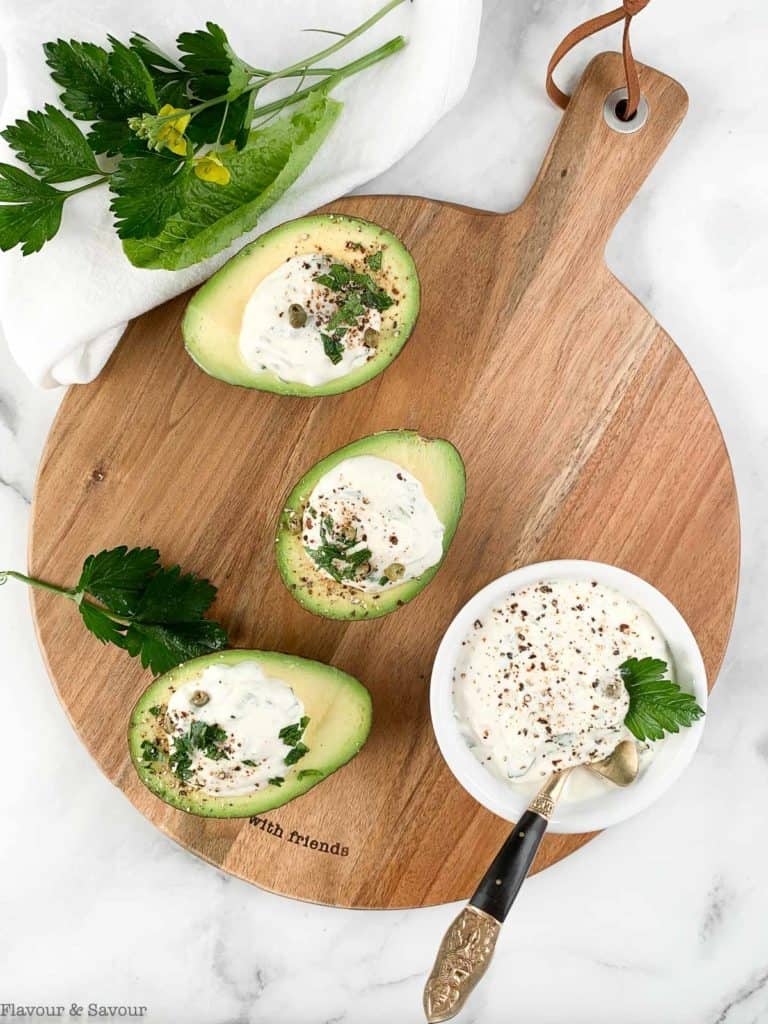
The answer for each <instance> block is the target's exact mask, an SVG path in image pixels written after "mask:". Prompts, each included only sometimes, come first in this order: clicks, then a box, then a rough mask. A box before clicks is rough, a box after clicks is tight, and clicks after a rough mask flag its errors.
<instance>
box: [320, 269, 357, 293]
mask: <svg viewBox="0 0 768 1024" xmlns="http://www.w3.org/2000/svg"><path fill="white" fill-rule="evenodd" d="M351 279H352V271H351V270H350V269H349V267H345V266H344V264H343V263H332V264H331V267H330V270H329V271H328V273H327V274H317V275H316V276H315V280H316V281H317V283H318V284H323V285H325V287H326V288H330V289H331V291H334V292H338V291H340V290H341V289H342V288H344V287H345V286H346V285H348V284H349V282H350V280H351Z"/></svg>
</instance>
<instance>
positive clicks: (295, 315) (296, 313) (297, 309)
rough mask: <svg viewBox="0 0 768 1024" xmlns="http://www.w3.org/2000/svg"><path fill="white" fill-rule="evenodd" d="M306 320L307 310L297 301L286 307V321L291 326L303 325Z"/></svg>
mask: <svg viewBox="0 0 768 1024" xmlns="http://www.w3.org/2000/svg"><path fill="white" fill-rule="evenodd" d="M306 322H307V311H306V309H304V307H303V306H300V305H299V303H298V302H292V303H291V304H290V306H289V307H288V323H289V324H290V325H291V327H303V326H304V324H305V323H306Z"/></svg>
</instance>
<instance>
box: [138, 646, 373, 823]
mask: <svg viewBox="0 0 768 1024" xmlns="http://www.w3.org/2000/svg"><path fill="white" fill-rule="evenodd" d="M242 661H256V662H258V663H259V665H260V666H261V668H262V670H263V671H264V673H265V674H266V675H269V676H271V677H273V678H275V679H280V680H281V681H282V682H284V683H286V684H287V685H288V686H290V687H291V688H292V690H293V691H294V693H295V694H296V696H297V697H298V698H299V699H300V700H301V701H302V703H303V704H304V709H305V711H306V714H307V715H308V716H309V724H308V726H307V728H306V731H305V733H304V736H303V741H304V742H305V743H306V744H307V746H308V747H309V753H307V754H306V755H305V756H304V757H303V758H302V759H301V761H299V762H298V763H297V764H296V765H294V766H292V767H290V768H286V771H285V781H284V783H283V785H282V786H280V787H277V786H267V787H266V789H260V790H257V791H256V792H254V793H252V794H241V795H237V796H213V795H211V794H208V793H205V792H203V791H202V790H200V789H196V788H193V787H189V786H186V785H185V784H184V783H183V782H181V781H180V780H179V779H178V778H177V777H176V776H175V775H174V774H173V772H172V771H171V769H170V768H169V767H168V763H167V760H165V759H161V760H158V761H150V762H147V761H145V760H144V759H143V756H142V753H143V752H142V743H143V741H144V740H148V741H149V742H150V743H152V744H154V745H155V746H157V747H158V749H159V750H160V752H161V755H162V754H165V755H166V756H167V752H168V741H167V737H166V733H165V730H164V728H163V718H164V706H165V705H167V704H168V700H169V699H170V697H171V695H172V694H173V693H174V691H175V689H176V688H177V687H178V686H181V685H182V684H183V683H186V682H189V681H190V680H191V679H194V678H195V677H196V676H199V675H200V674H201V673H202V671H203V669H205V668H208V666H209V665H222V664H223V665H235V664H237V663H238V662H242ZM151 709H153V710H151ZM158 709H159V710H158ZM370 728H371V697H370V694H369V693H368V691H367V690H366V688H365V687H364V686H363V685H362V683H359V682H358V681H357V679H355V678H354V677H353V676H350V675H347V673H346V672H342V671H340V670H339V669H337V668H332V667H331V666H330V665H324V664H322V663H321V662H319V661H310V660H309V659H307V658H298V657H294V656H293V655H290V654H278V653H275V652H271V651H240V650H237V651H221V652H219V653H218V654H207V655H205V656H204V657H202V658H194V659H193V660H192V661H188V662H186V663H185V664H184V665H179V666H178V667H177V668H174V669H171V671H170V672H166V673H165V675H162V676H159V677H158V678H157V679H155V680H154V682H152V683H150V684H149V686H148V687H147V688H146V690H145V691H144V693H143V694H142V695H141V697H139V699H138V701H137V703H136V706H135V708H134V709H133V713H132V714H131V721H130V725H129V728H128V745H129V748H130V752H131V759H132V761H133V764H134V767H135V768H136V771H137V772H138V775H139V778H140V779H141V781H142V782H143V783H144V785H145V786H146V787H147V788H148V789H150V790H151V791H152V792H153V793H154V794H155V795H156V796H159V797H160V799H161V800H164V801H165V802H166V803H167V804H171V806H173V807H178V808H179V809H180V810H182V811H189V812H190V813H191V814H199V815H202V816H203V817H206V818H248V817H251V816H252V815H254V814H261V813H262V812H264V811H270V810H273V809H274V808H275V807H280V806H282V804H286V803H288V802H289V801H290V800H295V799H296V797H297V796H301V795H302V794H303V793H306V792H307V791H308V790H310V789H312V787H313V786H316V785H317V784H318V783H319V782H322V781H323V779H325V778H327V777H328V776H329V775H330V774H331V773H332V772H335V771H336V769H337V768H341V766H342V765H343V764H346V763H347V761H349V760H351V759H352V758H353V757H354V756H355V754H356V753H357V752H358V751H359V750H360V748H361V747H362V746H363V744H364V743H365V741H366V739H367V737H368V733H369V731H370Z"/></svg>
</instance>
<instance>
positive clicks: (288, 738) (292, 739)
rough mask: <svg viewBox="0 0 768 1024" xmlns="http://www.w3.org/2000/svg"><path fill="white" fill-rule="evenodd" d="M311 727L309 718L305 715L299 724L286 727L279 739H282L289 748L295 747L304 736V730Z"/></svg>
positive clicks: (280, 733)
mask: <svg viewBox="0 0 768 1024" xmlns="http://www.w3.org/2000/svg"><path fill="white" fill-rule="evenodd" d="M308 725H309V716H308V715H303V716H302V717H301V718H300V719H299V721H298V722H295V723H294V724H293V725H284V726H283V728H282V729H281V730H280V732H279V733H278V734H277V736H278V739H281V740H282V741H283V743H285V745H286V746H288V747H295V746H296V744H297V743H298V742H299V740H300V739H301V737H302V736H303V735H304V730H305V729H306V728H307V726H308Z"/></svg>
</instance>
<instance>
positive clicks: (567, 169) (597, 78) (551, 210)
mask: <svg viewBox="0 0 768 1024" xmlns="http://www.w3.org/2000/svg"><path fill="white" fill-rule="evenodd" d="M638 70H639V74H640V88H641V92H642V95H643V96H644V97H645V99H646V101H647V103H648V108H649V109H648V117H647V120H646V121H645V123H644V125H643V126H642V127H641V128H639V129H638V130H637V131H635V132H632V133H626V134H622V133H621V132H619V131H616V130H615V129H614V128H611V127H610V126H609V125H608V123H607V122H606V119H605V117H604V116H603V107H604V105H605V101H606V99H607V97H608V96H609V94H610V93H611V92H613V91H614V90H616V89H620V88H622V86H623V85H624V70H623V65H622V61H621V55H620V54H618V53H601V54H599V55H598V56H597V57H595V58H594V59H593V60H592V61H591V62H590V64H589V65H588V67H587V69H586V71H585V72H584V75H583V76H582V79H581V81H580V83H579V85H578V88H577V89H576V91H575V93H574V94H573V97H572V98H571V101H570V103H569V104H568V107H567V109H566V111H565V113H564V114H563V119H562V122H561V124H560V127H559V129H558V131H557V134H556V135H555V137H554V139H553V140H552V144H551V145H550V147H549V150H548V152H547V155H546V157H545V159H544V163H543V165H542V168H541V170H540V172H539V175H538V177H537V179H536V181H535V183H534V185H533V188H532V189H531V191H530V193H529V194H528V197H527V198H526V200H525V202H524V204H523V206H522V208H521V212H524V213H525V214H526V215H527V216H528V218H529V219H530V224H531V228H530V230H531V231H532V232H534V233H536V234H539V233H541V235H542V237H541V240H540V246H541V249H540V251H543V250H544V249H546V250H548V251H549V252H551V253H553V254H555V255H556V254H557V252H558V250H559V249H561V247H560V246H559V245H558V244H556V243H557V242H558V241H559V240H560V237H561V236H562V235H563V234H567V235H568V236H570V239H571V243H570V245H568V246H567V247H566V248H567V249H569V250H570V251H573V234H574V232H575V233H577V234H580V235H582V236H583V245H582V246H580V250H581V251H583V255H584V257H585V258H589V257H590V256H595V257H598V258H600V259H602V256H603V251H604V249H605V244H606V242H607V240H608V238H609V237H610V234H611V232H612V231H613V228H614V226H615V224H616V222H617V221H618V219H619V217H620V216H621V215H622V213H623V212H624V210H625V209H626V207H627V206H628V205H629V203H630V202H631V200H632V198H633V196H634V195H635V194H636V193H637V191H638V189H639V188H640V186H641V185H642V184H643V182H644V181H645V179H646V177H647V176H648V174H649V173H650V171H651V168H652V167H653V165H654V164H655V163H656V161H657V160H658V158H659V157H660V156H661V154H662V153H663V152H664V150H665V149H666V147H667V145H668V143H669V140H670V139H671V138H672V136H673V135H674V133H675V131H676V130H677V128H678V125H679V124H680V122H681V121H682V119H683V117H684V116H685V112H686V109H687V107H688V96H687V94H686V92H685V89H683V87H682V86H681V85H680V83H679V82H676V81H675V80H674V79H673V78H669V77H668V76H667V75H663V74H661V72H660V71H656V70H654V69H653V68H649V67H646V66H645V65H642V64H639V65H638ZM513 216H514V214H512V215H510V219H511V218H512V217H513ZM537 248H539V246H537Z"/></svg>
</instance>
